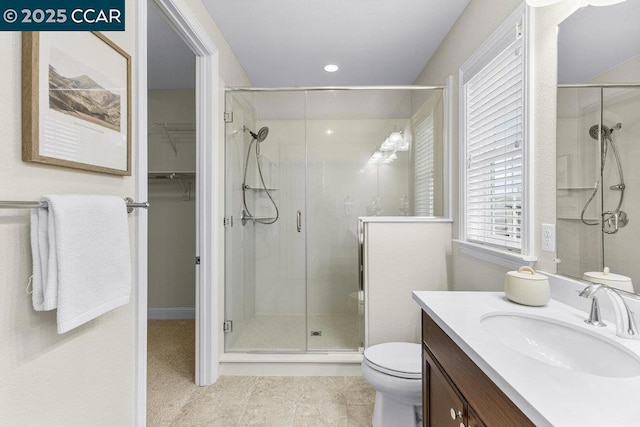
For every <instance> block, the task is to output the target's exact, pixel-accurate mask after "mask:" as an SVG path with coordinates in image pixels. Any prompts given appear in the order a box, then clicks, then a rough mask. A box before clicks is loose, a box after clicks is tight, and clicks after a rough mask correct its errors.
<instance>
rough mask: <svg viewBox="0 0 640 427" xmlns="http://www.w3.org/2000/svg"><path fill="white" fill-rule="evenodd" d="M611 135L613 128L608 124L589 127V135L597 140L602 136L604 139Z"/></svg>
mask: <svg viewBox="0 0 640 427" xmlns="http://www.w3.org/2000/svg"><path fill="white" fill-rule="evenodd" d="M609 135H611V129H609V128H608V127H606V126H604V125H603V126H602V127H600V125H593V126H591V127H590V128H589V136H590V137H591V138H593V139H595V140H596V141H597V140H598V139H599V138H600V137H602V139H605V138H608V137H609Z"/></svg>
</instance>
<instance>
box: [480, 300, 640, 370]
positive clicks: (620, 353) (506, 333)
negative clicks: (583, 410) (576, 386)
mask: <svg viewBox="0 0 640 427" xmlns="http://www.w3.org/2000/svg"><path fill="white" fill-rule="evenodd" d="M480 324H481V325H482V327H483V328H484V329H485V330H486V331H487V332H489V333H490V334H491V336H492V337H495V338H496V339H497V340H498V341H500V342H501V343H502V344H503V345H505V346H507V347H509V348H511V349H513V350H515V351H517V352H519V353H521V354H523V355H525V356H528V357H530V358H532V359H535V360H537V361H539V362H543V363H546V364H549V365H552V366H556V367H559V368H564V369H568V370H571V371H576V372H582V373H586V374H592V375H598V376H601V377H616V378H629V377H636V376H639V375H640V358H639V357H638V356H636V355H635V354H634V353H633V352H631V351H630V350H628V349H626V348H625V347H623V346H622V345H620V344H618V343H616V342H615V341H612V340H610V339H608V338H606V337H603V336H600V335H599V334H597V333H595V332H590V331H588V330H585V329H582V328H579V327H577V326H573V325H571V324H569V323H565V322H561V321H557V320H554V319H550V318H548V317H542V316H533V315H523V314H519V313H490V314H487V315H485V316H483V317H482V318H481V319H480Z"/></svg>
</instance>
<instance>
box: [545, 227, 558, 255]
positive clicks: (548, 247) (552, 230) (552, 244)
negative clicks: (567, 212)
mask: <svg viewBox="0 0 640 427" xmlns="http://www.w3.org/2000/svg"><path fill="white" fill-rule="evenodd" d="M542 250H543V251H547V252H555V251H556V225H555V224H542Z"/></svg>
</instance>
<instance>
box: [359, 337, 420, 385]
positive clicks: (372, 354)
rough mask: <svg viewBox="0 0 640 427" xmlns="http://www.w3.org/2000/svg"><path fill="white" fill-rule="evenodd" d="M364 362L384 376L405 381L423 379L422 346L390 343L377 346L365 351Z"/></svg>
mask: <svg viewBox="0 0 640 427" xmlns="http://www.w3.org/2000/svg"><path fill="white" fill-rule="evenodd" d="M364 362H365V363H366V364H367V366H369V367H370V368H372V369H374V370H376V371H378V372H381V373H383V374H387V375H391V376H394V377H398V378H405V379H412V380H413V379H422V348H421V346H420V344H414V343H407V342H390V343H384V344H377V345H374V346H371V347H369V348H367V349H366V350H365V351H364Z"/></svg>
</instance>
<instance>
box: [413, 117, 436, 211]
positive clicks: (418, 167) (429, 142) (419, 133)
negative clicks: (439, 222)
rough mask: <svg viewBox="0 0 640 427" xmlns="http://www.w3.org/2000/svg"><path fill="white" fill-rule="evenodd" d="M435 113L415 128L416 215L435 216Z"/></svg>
mask: <svg viewBox="0 0 640 427" xmlns="http://www.w3.org/2000/svg"><path fill="white" fill-rule="evenodd" d="M433 148H434V147H433V113H431V114H429V116H427V118H425V119H424V120H422V121H421V122H420V123H418V125H417V126H416V128H415V139H414V164H413V170H414V173H413V175H414V192H415V194H414V196H413V197H414V204H415V215H416V216H433V199H434V194H433V192H434V156H433Z"/></svg>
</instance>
